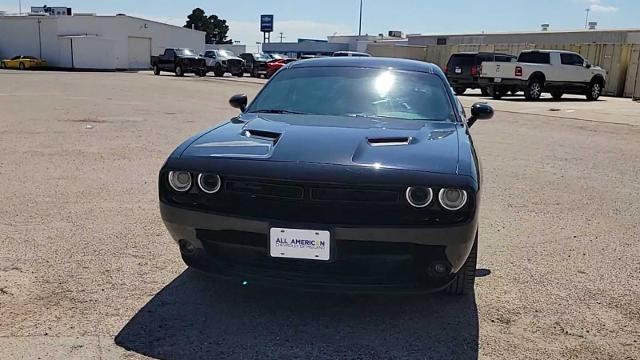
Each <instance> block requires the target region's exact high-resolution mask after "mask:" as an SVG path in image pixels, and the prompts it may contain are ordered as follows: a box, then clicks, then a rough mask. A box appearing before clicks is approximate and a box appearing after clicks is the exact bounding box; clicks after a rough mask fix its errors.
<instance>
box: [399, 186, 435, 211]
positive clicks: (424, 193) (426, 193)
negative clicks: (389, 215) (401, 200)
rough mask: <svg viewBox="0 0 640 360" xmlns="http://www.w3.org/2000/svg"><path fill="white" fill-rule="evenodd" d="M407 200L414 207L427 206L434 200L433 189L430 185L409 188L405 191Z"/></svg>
mask: <svg viewBox="0 0 640 360" xmlns="http://www.w3.org/2000/svg"><path fill="white" fill-rule="evenodd" d="M405 197H406V198H407V202H408V203H409V204H411V206H413V207H417V208H423V207H427V206H428V205H429V204H430V203H431V200H433V190H431V188H428V187H423V186H416V187H409V188H407V192H406V193H405Z"/></svg>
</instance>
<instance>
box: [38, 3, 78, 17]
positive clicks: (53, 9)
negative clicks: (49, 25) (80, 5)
mask: <svg viewBox="0 0 640 360" xmlns="http://www.w3.org/2000/svg"><path fill="white" fill-rule="evenodd" d="M31 13H32V14H42V15H45V14H46V15H56V16H67V15H68V16H71V8H70V7H66V6H46V5H45V6H32V7H31Z"/></svg>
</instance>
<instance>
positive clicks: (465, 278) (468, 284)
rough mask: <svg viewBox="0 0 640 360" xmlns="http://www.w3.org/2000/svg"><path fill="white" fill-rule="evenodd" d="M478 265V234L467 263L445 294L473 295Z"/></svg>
mask: <svg viewBox="0 0 640 360" xmlns="http://www.w3.org/2000/svg"><path fill="white" fill-rule="evenodd" d="M477 263H478V233H477V232H476V238H475V240H474V241H473V246H472V247H471V252H470V253H469V257H467V261H465V262H464V265H462V267H461V268H460V270H458V273H457V274H456V277H455V279H454V280H453V281H452V282H451V283H450V284H449V285H448V286H447V287H446V288H445V290H444V291H445V292H446V293H447V294H449V295H457V296H460V295H466V294H471V293H473V288H474V286H475V283H476V264H477Z"/></svg>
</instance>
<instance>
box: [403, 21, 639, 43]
mask: <svg viewBox="0 0 640 360" xmlns="http://www.w3.org/2000/svg"><path fill="white" fill-rule="evenodd" d="M544 25H548V24H544ZM407 38H408V45H419V46H425V45H491V44H585V43H600V44H639V43H640V29H630V30H576V31H550V30H546V31H535V32H505V33H487V34H443V35H407Z"/></svg>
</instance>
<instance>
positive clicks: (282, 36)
mask: <svg viewBox="0 0 640 360" xmlns="http://www.w3.org/2000/svg"><path fill="white" fill-rule="evenodd" d="M285 37H286V36H284V33H283V32H280V42H282V39H284V38H285Z"/></svg>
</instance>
